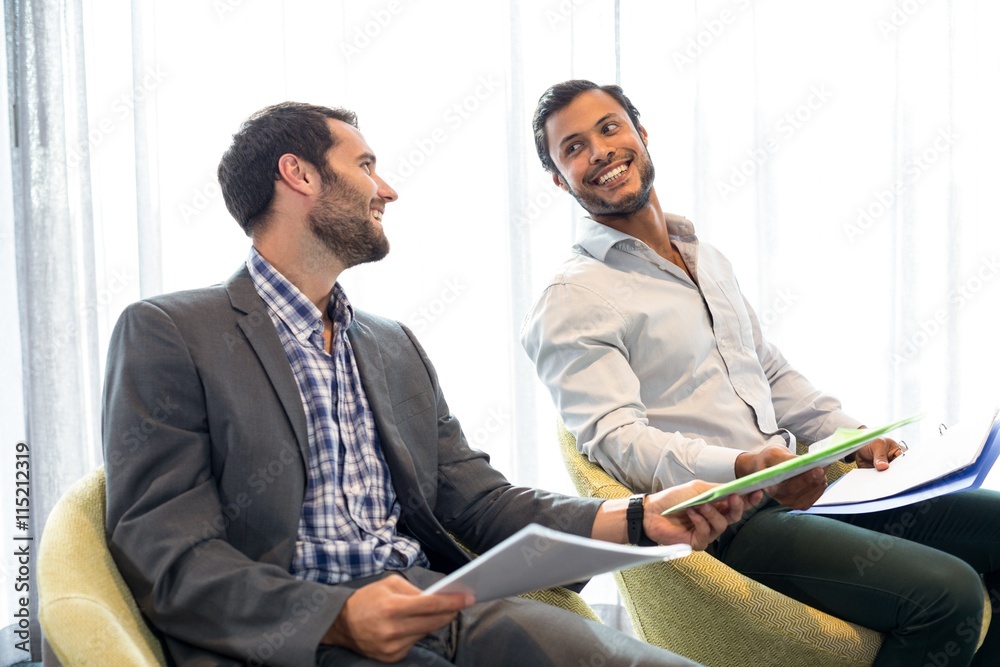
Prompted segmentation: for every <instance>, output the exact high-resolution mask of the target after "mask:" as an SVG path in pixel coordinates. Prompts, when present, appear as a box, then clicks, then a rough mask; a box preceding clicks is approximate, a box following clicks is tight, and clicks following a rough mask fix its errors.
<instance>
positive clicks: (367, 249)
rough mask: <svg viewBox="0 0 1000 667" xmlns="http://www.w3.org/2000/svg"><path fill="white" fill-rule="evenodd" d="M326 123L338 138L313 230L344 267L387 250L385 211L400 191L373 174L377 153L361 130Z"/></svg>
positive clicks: (313, 216)
mask: <svg viewBox="0 0 1000 667" xmlns="http://www.w3.org/2000/svg"><path fill="white" fill-rule="evenodd" d="M328 123H329V125H330V132H331V133H332V134H333V136H334V139H335V141H334V145H333V147H332V148H331V149H330V150H329V151H328V152H327V164H326V171H327V173H326V174H324V175H323V190H322V193H321V195H320V196H319V199H318V200H317V202H316V204H315V205H314V206H313V208H312V210H311V211H310V212H309V214H308V216H307V221H308V223H309V228H310V230H311V231H312V233H313V235H314V236H315V237H316V238H317V239H318V240H319V241H320V242H321V243H322V244H323V245H324V246H325V247H326V249H327V250H329V251H330V252H332V253H333V254H334V255H336V256H337V257H338V258H339V259H340V260H341V261H342V262H343V263H344V266H345V267H351V266H356V265H358V264H363V263H365V262H376V261H378V260H380V259H382V258H383V257H385V256H386V254H388V252H389V240H388V239H387V238H386V236H385V232H384V231H383V229H382V214H383V213H384V212H385V206H386V204H387V203H388V202H391V201H395V200H396V197H397V195H396V191H395V190H393V189H392V188H391V187H389V185H388V184H387V183H386V182H385V181H383V180H382V178H381V177H379V176H378V175H377V174H376V173H375V154H374V153H373V152H372V149H371V148H369V146H368V144H367V142H365V139H364V137H363V136H362V135H361V132H360V131H358V130H357V128H355V127H352V126H351V125H348V124H347V123H344V122H342V121H338V120H330V121H328Z"/></svg>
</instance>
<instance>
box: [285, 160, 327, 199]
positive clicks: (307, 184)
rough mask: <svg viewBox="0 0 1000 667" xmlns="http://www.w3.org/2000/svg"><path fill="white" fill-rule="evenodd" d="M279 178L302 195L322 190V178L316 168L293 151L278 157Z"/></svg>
mask: <svg viewBox="0 0 1000 667" xmlns="http://www.w3.org/2000/svg"><path fill="white" fill-rule="evenodd" d="M278 178H279V180H281V182H282V183H284V184H285V185H287V186H288V187H289V188H291V189H292V190H294V191H295V192H298V193H299V194H301V195H306V196H308V195H314V194H316V193H318V192H319V191H320V187H321V184H320V178H319V174H318V173H317V172H316V169H315V168H313V166H312V165H311V164H309V163H308V162H306V161H305V160H302V159H300V158H299V157H298V156H297V155H293V154H291V153H285V154H284V155H282V156H281V157H279V158H278Z"/></svg>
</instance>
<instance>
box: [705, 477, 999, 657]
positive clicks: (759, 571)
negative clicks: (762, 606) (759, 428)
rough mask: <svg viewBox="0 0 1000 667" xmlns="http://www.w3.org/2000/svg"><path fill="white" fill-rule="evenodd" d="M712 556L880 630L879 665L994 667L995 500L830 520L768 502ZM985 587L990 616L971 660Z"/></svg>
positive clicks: (933, 503) (960, 497) (974, 496)
mask: <svg viewBox="0 0 1000 667" xmlns="http://www.w3.org/2000/svg"><path fill="white" fill-rule="evenodd" d="M711 551H712V553H713V555H715V556H716V557H717V558H719V559H720V560H722V561H723V562H725V563H726V564H727V565H729V566H730V567H732V568H734V569H735V570H737V571H739V572H741V573H743V574H744V575H746V576H748V577H750V578H752V579H755V580H757V581H759V582H760V583H762V584H764V585H766V586H769V587H770V588H773V589H774V590H777V591H779V592H781V593H784V594H785V595H788V596H789V597H792V598H794V599H796V600H799V601H801V602H803V603H805V604H807V605H809V606H811V607H815V608H816V609H820V610H822V611H824V612H826V613H829V614H831V615H833V616H837V617H839V618H842V619H844V620H847V621H850V622H852V623H857V624H859V625H863V626H865V627H868V628H871V629H873V630H877V631H879V632H882V633H885V635H886V638H885V643H884V644H883V646H882V648H881V650H880V651H879V653H878V657H877V659H876V660H875V665H876V667H884V666H888V665H899V666H901V667H924V666H927V667H946V666H947V667H960V666H964V665H983V666H988V665H1000V493H997V492H994V491H983V490H975V491H966V492H963V493H956V494H951V495H948V496H943V497H940V498H934V499H932V500H928V501H925V502H922V503H919V504H916V505H910V506H908V507H901V508H898V509H895V510H888V511H885V512H874V513H870V514H859V515H844V516H835V515H831V516H829V517H824V516H816V515H811V514H793V513H790V512H789V511H788V510H787V509H786V508H784V507H781V506H780V505H778V504H777V503H774V502H773V501H769V502H768V503H767V504H765V505H764V506H763V507H762V508H761V509H759V510H757V511H756V512H754V513H753V514H752V515H751V516H749V518H746V519H744V521H743V522H742V523H740V524H736V525H734V526H732V527H730V529H729V530H727V531H726V533H724V534H723V535H722V537H721V538H720V539H719V541H718V542H716V544H715V545H713V548H712V550H711ZM981 576H982V579H980V577H981ZM983 582H985V584H986V594H987V595H989V596H990V598H991V602H992V605H993V614H994V617H993V622H992V623H991V626H990V630H989V634H988V635H987V638H986V642H985V643H984V644H983V647H982V648H981V649H980V650H979V653H978V654H976V655H975V656H974V654H975V651H976V643H977V641H978V639H979V632H980V628H981V623H982V615H983V596H984V590H983Z"/></svg>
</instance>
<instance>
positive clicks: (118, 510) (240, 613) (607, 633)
mask: <svg viewBox="0 0 1000 667" xmlns="http://www.w3.org/2000/svg"><path fill="white" fill-rule="evenodd" d="M219 180H220V183H221V185H222V191H223V194H224V197H225V200H226V205H227V207H228V208H229V210H230V212H231V213H232V214H233V216H234V217H235V218H236V219H237V221H238V222H239V223H240V224H241V226H242V227H243V228H244V230H245V231H246V233H247V235H248V236H250V237H251V238H252V240H253V247H252V249H251V251H250V257H249V258H248V260H247V263H246V265H245V266H244V267H241V268H240V270H239V271H237V272H236V273H235V274H234V275H233V276H232V277H231V278H230V279H229V280H228V281H226V282H225V283H224V284H222V285H217V286H213V287H208V288H205V289H200V290H192V291H188V292H181V293H176V294H168V295H164V296H159V297H156V298H152V299H148V300H146V301H142V302H139V303H135V304H133V305H131V306H130V307H129V308H127V309H126V310H125V312H124V313H123V314H122V316H121V318H120V320H119V322H118V324H117V326H116V327H115V330H114V333H113V335H112V340H111V345H110V351H109V355H108V368H107V377H106V386H105V399H104V420H103V438H104V448H105V459H106V466H107V489H108V498H107V500H108V505H107V507H108V510H107V512H108V514H107V526H108V528H107V531H108V541H109V545H110V548H111V551H112V554H113V555H114V558H115V561H116V563H117V564H118V567H119V568H120V569H121V572H122V574H123V576H124V578H125V580H126V582H127V583H128V585H129V587H130V589H131V590H132V592H133V594H134V595H135V598H136V600H137V601H138V604H139V606H140V608H141V609H142V611H143V613H144V614H145V616H146V617H147V618H148V619H149V621H150V623H151V624H152V625H153V627H154V628H155V629H156V631H157V632H158V633H159V635H160V637H161V638H162V639H163V641H164V643H165V646H166V648H167V652H168V654H169V655H170V657H171V659H172V661H173V662H175V663H176V664H182V665H232V664H250V665H262V664H269V665H297V666H301V665H309V664H322V665H332V664H338V665H369V664H382V663H383V662H395V661H399V660H407V661H409V662H408V663H407V664H421V665H438V664H452V663H455V664H466V665H488V664H496V665H507V664H517V663H521V664H525V665H533V666H534V665H550V664H551V665H574V666H575V665H578V664H587V665H589V664H598V663H600V664H605V665H611V664H615V665H654V664H656V665H660V664H670V665H673V664H678V665H680V664H691V663H689V662H688V661H686V660H684V659H682V658H679V657H677V656H674V655H673V654H670V653H668V652H666V651H661V650H659V649H656V648H654V647H651V646H648V645H646V644H643V643H641V642H638V641H633V640H630V639H627V638H625V637H624V636H622V635H620V634H617V633H615V632H614V631H612V630H609V629H608V628H606V627H604V626H601V625H599V624H595V623H591V622H589V621H585V620H584V619H582V618H581V617H578V616H576V615H575V614H572V613H570V612H567V611H564V610H561V609H557V608H555V607H550V606H548V605H543V604H540V603H535V602H531V601H527V600H520V599H513V600H502V601H499V602H492V603H480V604H475V603H474V600H472V599H468V598H467V597H466V596H464V595H433V596H419V595H418V593H419V592H420V590H421V589H423V588H425V587H426V586H427V585H428V584H429V583H431V582H432V581H435V580H436V579H439V578H440V577H441V576H443V573H447V572H450V571H452V570H454V569H456V568H457V567H459V566H461V565H462V564H464V563H465V562H467V561H468V560H469V554H468V553H467V552H466V551H465V550H464V549H463V548H462V547H460V546H459V545H458V544H457V543H456V541H455V540H454V539H453V538H452V535H455V536H457V537H458V538H459V539H461V540H462V542H463V543H464V544H465V545H466V546H467V547H468V548H469V549H471V550H472V551H473V552H477V553H481V552H484V551H486V550H488V549H489V548H491V547H492V546H494V545H495V544H497V543H499V542H500V541H502V540H503V539H504V538H506V537H508V536H509V535H511V534H512V533H514V532H516V531H517V530H518V529H520V528H522V527H523V526H524V525H526V524H527V523H530V522H536V523H540V524H543V525H546V526H549V527H553V528H556V529H559V530H562V531H565V532H569V533H574V534H578V535H588V536H592V537H595V538H599V539H605V540H610V541H616V542H625V541H626V540H628V541H631V542H638V541H640V539H652V540H654V541H656V542H660V543H675V542H688V543H690V544H692V546H694V547H695V548H704V546H705V545H707V544H708V543H709V542H710V541H711V540H713V539H714V538H715V537H717V536H718V535H719V534H720V533H721V532H722V531H723V530H724V529H725V528H726V527H727V525H728V524H729V523H732V522H733V521H736V520H737V519H739V518H740V517H741V516H742V513H743V509H744V507H745V502H744V501H748V502H756V501H757V500H759V494H756V495H755V496H753V497H750V498H747V499H743V498H739V497H734V498H730V499H727V500H725V501H722V502H720V503H716V504H715V505H714V506H713V505H705V506H702V507H701V508H699V509H697V510H691V511H689V512H687V513H686V514H684V515H682V516H679V517H674V518H670V519H666V518H663V517H661V516H660V515H659V510H662V509H664V508H666V507H668V506H670V505H671V504H672V503H674V502H677V501H679V500H681V499H684V498H687V497H690V496H691V495H693V494H695V493H698V492H701V491H702V490H704V489H705V488H707V485H706V484H705V483H703V482H693V483H690V484H687V485H684V486H681V487H675V488H673V489H669V490H666V491H663V492H660V493H658V494H653V495H649V496H644V497H643V496H639V497H638V498H637V499H634V500H630V501H607V502H604V503H603V504H602V503H601V502H600V501H597V500H592V499H580V498H570V497H565V496H561V495H558V494H554V493H548V492H543V491H539V490H533V489H527V488H520V487H515V486H512V485H511V484H510V483H509V482H508V481H507V480H506V479H504V477H503V476H502V475H501V474H500V473H499V472H497V471H496V470H494V469H493V468H492V467H490V466H489V464H488V457H487V456H486V455H485V454H483V453H482V452H478V451H475V450H473V449H471V448H470V447H469V446H468V443H467V442H466V440H465V437H464V436H463V435H462V431H461V429H460V427H459V424H458V422H457V421H456V420H455V418H454V417H453V416H452V415H451V413H450V412H449V410H448V405H447V403H446V402H445V399H444V396H443V395H442V392H441V388H440V387H439V386H438V382H437V377H436V375H435V373H434V369H433V367H432V366H431V364H430V361H429V360H428V359H427V357H426V356H425V354H424V352H423V350H422V349H421V347H420V345H419V344H418V343H417V342H416V340H415V339H414V338H413V336H412V334H411V333H410V332H409V331H408V330H407V329H406V328H405V327H404V326H402V325H400V324H399V323H397V322H393V321H390V320H386V319H382V318H379V317H375V316H373V315H369V314H366V313H363V312H360V311H355V310H354V309H353V308H352V307H351V305H350V303H349V302H348V301H347V298H346V295H344V293H343V290H341V288H340V286H339V284H337V278H338V276H339V275H340V273H341V272H342V271H343V270H344V269H346V268H349V267H351V266H354V265H356V264H360V263H363V262H369V261H376V260H378V259H381V258H382V257H383V256H384V255H385V254H386V252H388V241H387V240H386V238H385V235H384V233H383V231H382V226H381V218H382V214H383V213H384V211H385V207H386V204H387V203H389V202H391V201H393V200H395V198H396V193H395V192H394V191H393V190H392V188H390V187H389V186H388V185H387V184H386V183H385V182H384V181H383V180H382V179H381V178H380V177H379V176H378V175H377V174H376V171H375V156H374V154H373V152H372V150H371V149H370V148H369V147H368V145H367V143H366V142H365V140H364V138H363V137H362V135H361V133H360V132H359V131H358V130H357V121H356V119H355V117H354V115H353V114H352V113H350V112H348V111H345V110H341V109H336V110H334V109H327V108H324V107H314V106H310V105H303V104H293V103H286V104H281V105H276V106H274V107H269V108H267V109H264V110H262V111H261V112H258V113H257V114H255V115H254V116H252V117H251V118H250V119H248V120H247V121H246V122H245V123H244V125H243V126H242V127H241V129H240V131H239V132H238V133H237V134H236V135H234V137H233V143H232V145H231V146H230V148H229V149H228V150H227V152H226V154H225V155H224V157H223V159H222V162H221V163H220V165H219ZM627 518H628V519H629V520H630V521H631V523H630V524H628V522H627ZM595 661H596V662H595Z"/></svg>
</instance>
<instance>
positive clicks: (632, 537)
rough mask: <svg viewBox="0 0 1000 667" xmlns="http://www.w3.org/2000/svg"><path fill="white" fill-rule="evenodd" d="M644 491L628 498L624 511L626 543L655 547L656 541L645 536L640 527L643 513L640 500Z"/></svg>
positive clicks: (643, 495)
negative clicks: (626, 529)
mask: <svg viewBox="0 0 1000 667" xmlns="http://www.w3.org/2000/svg"><path fill="white" fill-rule="evenodd" d="M645 497H646V494H645V493H637V494H635V495H634V496H631V497H630V498H629V499H628V509H627V510H626V511H625V525H626V527H627V528H628V543H629V544H631V545H633V546H639V547H655V546H656V542H654V541H653V540H651V539H649V537H647V536H646V531H645V530H643V528H642V518H643V516H644V514H645V512H644V510H643V507H642V501H643V499H645Z"/></svg>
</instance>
